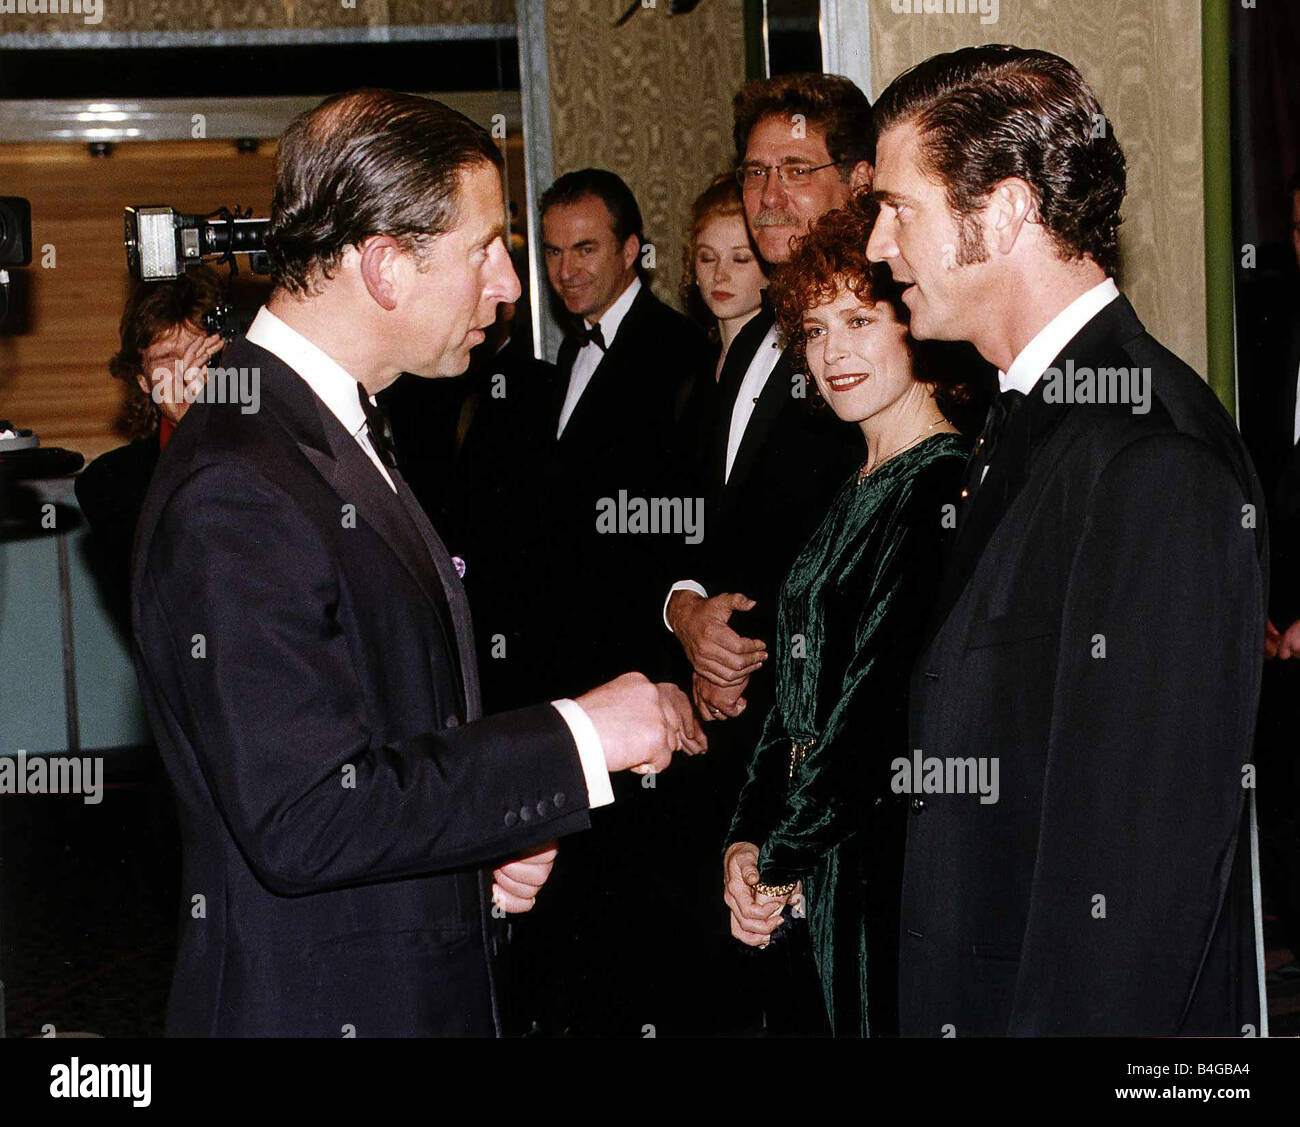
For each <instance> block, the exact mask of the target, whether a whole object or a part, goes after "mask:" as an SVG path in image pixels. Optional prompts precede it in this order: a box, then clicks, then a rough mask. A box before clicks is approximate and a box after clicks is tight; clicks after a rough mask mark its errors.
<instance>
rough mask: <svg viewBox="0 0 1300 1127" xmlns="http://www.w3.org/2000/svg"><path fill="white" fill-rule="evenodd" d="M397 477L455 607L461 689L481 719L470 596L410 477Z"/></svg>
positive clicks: (469, 709) (470, 714) (469, 713)
mask: <svg viewBox="0 0 1300 1127" xmlns="http://www.w3.org/2000/svg"><path fill="white" fill-rule="evenodd" d="M393 481H394V482H395V483H396V485H397V494H398V497H399V499H400V500H401V502H402V505H403V507H404V508H405V509H406V512H407V514H408V515H409V516H410V518H411V522H412V523H413V524H414V525H415V528H416V531H418V532H419V534H420V538H421V539H422V540H423V541H424V545H425V548H426V549H427V551H428V554H429V558H430V559H432V560H433V564H434V567H435V568H437V570H438V577H439V578H440V579H441V581H442V589H443V591H444V592H445V593H446V598H447V604H448V606H449V607H450V610H451V621H452V625H453V627H454V629H455V631H456V649H457V652H458V653H459V654H460V655H461V660H460V671H461V690H462V692H463V694H464V698H465V719H466V720H477V719H478V718H479V717H480V716H482V715H483V702H482V698H481V691H480V686H479V678H478V662H477V661H475V660H474V656H473V655H474V624H473V620H472V619H471V617H470V610H469V598H468V597H467V596H466V594H465V585H464V583H463V582H462V580H461V578H460V574H459V573H458V572H457V571H456V566H455V564H454V563H453V562H452V558H451V556H450V554H449V553H448V552H447V546H446V545H445V544H443V542H442V538H441V537H440V536H439V535H438V533H437V531H436V530H435V529H434V527H433V525H432V524H431V523H430V521H429V518H428V517H427V516H426V515H425V513H424V510H423V509H422V508H421V507H420V503H419V501H417V500H416V498H415V494H414V493H412V492H411V489H410V487H409V486H408V485H407V484H406V479H405V478H404V477H402V475H401V474H399V473H397V471H395V470H394V471H393Z"/></svg>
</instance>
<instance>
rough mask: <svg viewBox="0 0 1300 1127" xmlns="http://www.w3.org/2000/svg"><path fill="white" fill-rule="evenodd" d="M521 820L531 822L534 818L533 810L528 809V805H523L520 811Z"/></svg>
mask: <svg viewBox="0 0 1300 1127" xmlns="http://www.w3.org/2000/svg"><path fill="white" fill-rule="evenodd" d="M519 820H520V821H522V822H531V821H532V820H533V812H532V811H531V810H530V809H528V807H527V806H525V807H523V808H522V809H520V811H519Z"/></svg>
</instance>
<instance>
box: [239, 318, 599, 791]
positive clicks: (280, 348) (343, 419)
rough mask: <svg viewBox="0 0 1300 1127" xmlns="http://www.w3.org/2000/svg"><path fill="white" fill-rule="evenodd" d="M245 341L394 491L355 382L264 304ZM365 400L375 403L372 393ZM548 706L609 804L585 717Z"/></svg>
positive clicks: (595, 738)
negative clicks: (315, 402)
mask: <svg viewBox="0 0 1300 1127" xmlns="http://www.w3.org/2000/svg"><path fill="white" fill-rule="evenodd" d="M247 338H248V340H249V341H250V342H251V343H253V344H256V345H258V346H260V347H261V348H265V349H266V351H267V352H270V353H272V354H273V355H275V356H278V357H279V358H280V359H281V360H283V361H284V362H285V364H287V365H288V366H289V367H290V368H291V369H292V370H293V371H294V372H295V373H296V374H297V375H298V376H299V377H301V378H302V379H303V380H304V381H305V382H306V384H307V386H308V387H310V388H311V389H312V391H313V392H315V393H316V397H317V398H318V399H319V400H320V401H321V402H322V403H324V404H325V406H326V407H328V408H329V409H330V413H331V414H332V415H333V416H334V417H335V418H336V419H338V421H339V423H340V424H341V425H342V426H343V429H344V430H346V431H347V432H348V434H350V435H352V437H353V438H354V439H356V442H357V445H358V446H360V447H361V449H362V450H364V451H365V453H366V456H367V457H368V458H369V459H370V460H371V462H373V463H374V466H375V469H377V470H378V471H379V472H380V473H381V474H382V475H383V478H384V480H385V481H386V482H387V483H388V487H389V488H390V489H391V490H393V492H394V493H396V492H397V486H396V484H395V483H394V482H393V479H392V477H391V476H390V475H389V473H388V469H387V467H386V466H385V465H384V464H383V462H381V461H380V460H379V455H378V454H376V453H375V450H374V447H373V446H371V445H370V439H369V428H368V427H367V426H366V413H365V411H364V410H363V409H362V407H361V401H360V400H359V399H358V398H357V380H356V379H355V378H353V377H352V376H350V375H349V374H348V373H347V371H346V369H344V368H342V367H341V366H340V365H339V364H338V363H337V362H335V361H334V360H332V359H331V358H330V357H329V356H327V355H326V354H325V353H324V352H322V351H321V350H320V349H319V348H317V347H316V345H314V344H312V342H311V341H309V340H308V339H307V338H306V337H305V336H303V335H302V334H301V333H300V332H298V331H297V330H296V329H292V328H290V327H289V326H288V325H286V324H285V323H284V322H283V321H281V320H280V318H279V317H277V316H276V315H275V314H274V313H272V312H271V311H270V310H269V309H267V308H266V306H262V308H261V309H259V310H258V311H257V316H256V317H255V318H253V323H252V324H251V325H250V326H249V327H248V333H247ZM370 401H371V402H372V403H373V402H374V401H375V399H374V396H373V395H372V396H371V397H370ZM551 704H552V705H554V706H555V709H556V711H557V712H559V714H560V717H561V718H562V719H563V720H564V722H565V723H566V724H567V725H568V727H569V731H570V732H571V733H572V734H573V742H574V743H575V744H576V745H577V748H578V760H579V762H580V763H581V764H582V775H583V778H584V779H585V780H586V784H587V805H588V806H590V807H593V808H594V807H597V806H608V805H609V804H610V803H611V802H613V801H614V788H613V787H612V786H610V782H609V769H608V768H607V767H606V766H605V749H604V747H603V746H602V745H601V742H600V734H599V733H598V732H597V731H596V726H595V725H594V724H593V723H592V722H591V717H589V716H588V715H587V713H586V712H585V711H584V710H583V708H582V705H580V704H578V702H577V701H573V700H567V699H566V700H556V701H552V702H551Z"/></svg>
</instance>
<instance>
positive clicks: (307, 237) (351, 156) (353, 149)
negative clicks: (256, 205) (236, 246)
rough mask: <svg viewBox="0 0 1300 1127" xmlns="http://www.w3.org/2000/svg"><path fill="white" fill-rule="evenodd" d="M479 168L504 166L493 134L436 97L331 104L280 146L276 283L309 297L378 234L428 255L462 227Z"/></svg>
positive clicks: (360, 98)
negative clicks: (464, 203) (465, 193)
mask: <svg viewBox="0 0 1300 1127" xmlns="http://www.w3.org/2000/svg"><path fill="white" fill-rule="evenodd" d="M476 164H490V165H492V166H493V167H495V168H496V169H497V171H498V172H500V171H501V169H502V168H503V167H504V161H503V159H502V157H501V153H500V151H499V150H498V149H497V146H496V144H495V143H494V142H493V140H492V137H491V135H490V134H489V133H488V132H487V130H486V129H484V128H483V127H482V126H481V125H478V124H476V123H475V122H473V121H471V120H470V119H469V118H467V117H465V116H464V115H463V114H460V113H457V112H456V111H455V110H453V109H451V108H450V107H448V106H445V105H443V104H442V103H441V102H437V101H434V100H433V99H432V98H420V97H417V96H415V95H413V94H399V93H397V92H396V91H393V90H372V89H362V90H352V91H349V92H348V93H346V94H336V95H334V96H333V97H331V98H326V99H325V101H323V102H321V104H320V105H318V106H317V107H316V108H315V109H313V110H309V111H307V112H306V113H303V114H300V115H299V116H298V117H296V118H295V119H294V120H293V121H292V122H291V123H290V125H289V127H288V128H287V129H286V130H285V132H284V135H283V136H282V137H281V138H280V144H279V149H278V150H277V152H276V157H275V193H274V195H273V196H272V199H271V228H270V231H269V232H268V234H267V237H266V250H267V254H268V255H269V257H270V259H271V280H272V282H273V283H274V284H275V286H276V287H277V288H283V289H285V290H288V291H289V292H290V293H311V292H312V290H313V287H314V286H315V285H316V284H318V283H319V282H320V281H322V280H325V279H328V278H331V277H332V276H333V275H334V273H335V271H336V270H337V269H338V265H339V262H340V260H341V259H342V257H343V253H344V252H345V251H346V250H347V248H348V247H351V246H357V245H359V244H360V243H362V242H364V241H365V240H366V239H368V238H369V237H370V236H372V235H390V236H392V237H393V238H395V239H396V240H397V241H398V242H399V243H400V244H401V246H402V247H403V249H404V250H406V251H408V252H410V253H413V254H415V255H416V256H417V258H418V257H420V256H422V255H423V253H424V252H425V250H426V249H427V248H428V246H429V244H430V243H431V242H432V241H433V240H434V239H436V238H437V237H438V236H439V235H444V234H446V233H447V232H448V231H450V230H452V229H453V228H454V227H455V226H456V224H457V223H458V222H459V221H460V210H459V200H458V198H457V192H458V188H459V185H460V178H461V173H462V172H464V171H466V170H468V169H469V168H471V167H472V166H474V165H476Z"/></svg>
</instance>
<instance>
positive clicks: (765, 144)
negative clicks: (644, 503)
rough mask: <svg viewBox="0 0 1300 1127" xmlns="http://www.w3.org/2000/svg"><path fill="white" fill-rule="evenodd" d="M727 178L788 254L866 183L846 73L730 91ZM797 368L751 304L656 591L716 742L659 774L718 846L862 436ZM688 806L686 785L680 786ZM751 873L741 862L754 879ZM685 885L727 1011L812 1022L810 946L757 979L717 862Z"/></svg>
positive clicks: (763, 236) (732, 880)
mask: <svg viewBox="0 0 1300 1127" xmlns="http://www.w3.org/2000/svg"><path fill="white" fill-rule="evenodd" d="M734 111H735V127H734V138H735V144H736V159H737V162H738V169H737V178H738V179H739V181H740V184H741V189H742V202H743V204H744V208H745V219H746V222H747V223H748V225H749V229H750V233H751V234H752V236H753V238H754V243H755V246H756V247H757V248H758V251H759V254H760V255H761V256H762V258H763V259H764V260H765V262H766V263H767V264H768V266H769V268H770V267H773V266H777V265H779V264H780V263H782V262H785V261H786V259H787V258H789V255H790V240H791V239H792V238H795V237H797V236H800V235H802V234H804V233H805V232H806V231H807V230H808V225H809V224H810V223H811V222H812V221H813V220H814V219H816V218H817V217H818V216H820V215H822V214H824V213H825V212H827V211H830V210H832V209H833V208H836V207H840V206H842V205H843V204H845V203H847V202H848V201H849V199H850V197H851V196H852V194H853V193H854V192H855V191H858V190H861V189H864V188H866V187H869V186H870V183H871V172H872V160H873V159H874V156H875V131H874V126H873V124H872V115H871V105H870V103H869V102H868V101H867V98H866V96H865V95H864V94H863V93H862V91H861V90H859V89H858V88H857V87H856V86H855V85H854V84H853V83H852V82H851V81H849V80H848V79H847V78H842V77H840V76H838V75H824V74H793V75H782V76H780V77H776V78H770V79H763V80H759V81H756V82H751V83H749V84H748V85H747V86H745V87H744V88H743V89H742V90H741V91H740V92H739V93H738V94H737V95H736V98H735V102H734ZM806 389H807V382H806V381H805V378H804V375H803V373H802V372H799V371H796V370H795V368H794V366H793V364H792V362H791V358H790V355H789V354H788V353H786V352H784V351H783V350H782V349H781V346H780V342H779V341H778V340H777V335H776V324H775V318H774V316H773V313H772V311H771V309H770V308H768V307H767V306H766V304H765V306H764V308H763V309H762V310H761V311H760V312H759V313H758V314H757V315H756V316H755V317H754V318H753V319H752V320H751V321H750V322H749V323H748V324H747V325H746V326H745V327H744V328H743V329H742V330H741V331H740V333H739V334H738V335H737V336H736V339H735V340H734V341H732V343H731V347H730V349H729V350H728V352H727V357H726V360H725V361H724V363H723V368H722V372H721V373H720V375H719V379H718V387H717V395H716V413H715V416H714V418H713V420H712V423H711V425H710V426H709V427H708V430H707V435H708V437H707V439H706V445H705V448H704V449H703V450H701V451H698V452H696V456H697V459H698V462H699V466H698V478H697V480H698V482H699V484H698V486H697V487H696V489H697V490H698V492H699V493H701V494H702V495H703V496H704V498H705V522H704V524H705V534H704V539H703V541H702V542H701V543H700V544H699V545H698V546H695V547H691V546H684V547H683V549H682V551H681V552H680V553H679V555H678V558H677V561H676V563H677V573H676V574H675V575H673V576H671V579H672V580H674V582H672V584H671V588H670V590H665V591H664V592H663V595H662V596H661V597H663V596H666V597H667V602H666V604H664V606H663V624H664V625H665V626H667V627H668V629H670V630H671V631H672V633H673V634H674V635H675V636H676V639H677V641H678V643H679V644H680V645H681V648H682V652H683V654H684V656H685V658H686V660H687V662H688V663H689V665H690V674H689V675H690V677H691V680H692V684H693V686H694V697H695V701H696V705H697V707H698V708H699V710H700V715H701V716H702V717H704V718H705V719H706V720H712V721H725V723H715V724H713V726H712V735H711V737H710V738H711V739H712V740H713V754H712V755H710V756H709V757H707V760H708V761H707V762H705V761H704V760H701V761H700V762H699V763H698V764H695V765H694V766H695V768H696V769H695V770H693V771H690V772H686V773H684V774H683V776H682V778H681V779H680V780H679V779H672V780H665V785H666V786H668V787H669V789H672V790H675V791H681V792H687V791H689V792H690V801H691V803H692V808H693V815H692V819H691V822H692V826H693V830H694V832H693V840H692V847H693V848H695V849H696V850H697V851H699V852H700V853H701V855H704V856H708V857H711V858H715V859H716V858H717V857H718V853H719V850H720V849H721V848H722V846H723V845H724V842H723V840H722V838H723V835H724V834H725V832H726V827H727V826H728V825H729V823H730V821H731V815H732V814H733V813H734V811H735V807H736V800H737V798H738V796H739V794H740V789H741V786H742V784H743V782H744V779H745V776H746V771H747V768H748V765H749V757H750V753H751V752H752V751H753V749H754V746H755V744H756V743H757V742H758V735H759V731H760V730H761V728H762V724H763V720H764V718H765V716H766V715H767V711H768V709H769V708H770V707H771V705H772V701H773V699H774V685H773V682H772V676H771V675H770V674H769V673H768V671H767V669H766V668H765V667H764V665H763V661H764V658H765V656H766V652H767V645H768V644H769V642H771V640H772V639H773V638H774V636H775V633H776V609H777V597H778V594H779V592H780V589H781V585H782V583H784V581H785V576H786V573H787V572H788V571H789V570H790V565H791V563H793V561H794V558H795V556H796V555H797V554H798V553H799V550H800V548H802V547H803V545H804V542H805V541H806V540H807V538H808V536H809V534H810V533H811V532H812V530H813V529H814V528H815V527H816V525H817V522H818V521H819V520H820V519H821V517H822V516H823V514H824V513H825V511H826V509H827V506H828V505H829V504H830V500H831V497H832V495H833V494H834V492H835V490H837V489H838V488H839V487H840V486H841V485H842V484H843V482H844V480H845V478H846V477H847V476H848V475H849V473H850V472H851V470H852V468H853V466H855V465H856V464H858V462H860V461H861V459H862V458H863V456H864V455H865V450H864V448H863V445H862V436H861V434H860V433H859V432H858V431H857V429H856V428H854V427H849V426H845V425H844V424H842V423H840V422H839V421H838V420H837V419H835V417H834V415H833V414H831V412H829V411H817V410H815V409H814V408H813V405H812V403H811V402H810V401H809V399H808V398H807V395H806ZM683 805H685V800H683ZM746 856H747V854H746V853H745V851H743V850H730V851H729V852H728V857H727V872H728V879H729V884H730V885H735V889H734V893H735V894H736V895H741V896H745V897H750V896H751V893H750V892H749V891H748V887H747V883H746V880H745V873H746V871H747V870H746V868H745V865H744V862H745V859H746ZM757 879H758V877H757V872H756V871H755V872H754V873H753V875H752V881H750V882H749V883H752V882H753V881H756V880H757ZM698 881H699V888H698V890H697V891H696V893H695V896H694V899H696V900H698V902H699V903H700V904H701V905H702V906H703V907H702V908H701V910H700V913H699V915H700V920H699V923H698V929H699V930H700V931H701V932H705V933H707V934H709V935H713V934H714V933H716V935H717V943H718V945H719V946H720V947H721V951H715V952H714V953H713V954H712V956H711V957H710V959H709V961H708V965H709V966H710V967H711V968H713V970H712V973H713V978H714V980H715V987H714V988H715V989H716V988H717V987H716V983H718V982H721V983H724V989H726V990H728V991H729V992H730V993H731V995H732V998H733V1001H731V1002H726V1001H724V1002H722V1003H721V1005H722V1006H724V1007H726V1006H728V1005H730V1006H731V1007H732V1013H733V1015H734V1017H735V1019H736V1020H737V1021H738V1023H739V1024H740V1025H742V1026H743V1025H744V1023H745V1022H746V1021H747V1020H748V1019H749V1016H750V1012H751V1011H757V1010H759V1009H761V1010H764V1011H765V1012H766V1014H767V1020H766V1027H767V1028H768V1029H772V1030H780V1031H784V1032H788V1033H799V1032H808V1033H811V1032H821V1031H822V1029H823V1025H824V1016H823V1006H822V1002H821V994H820V986H819V985H818V983H817V981H816V977H815V975H814V974H813V973H812V963H811V955H810V954H809V952H807V951H806V950H804V949H803V948H802V946H799V945H796V946H795V947H794V949H789V948H787V947H786V946H782V947H781V948H779V949H773V950H772V951H768V952H763V953H761V955H759V956H757V957H758V958H761V959H763V960H764V964H765V966H764V968H763V969H764V973H765V976H766V975H767V974H768V972H773V971H775V973H772V974H771V975H770V977H767V979H766V985H765V986H764V987H762V988H761V989H755V988H754V986H753V982H752V980H747V976H744V975H743V974H742V975H741V976H740V981H739V982H735V983H733V981H732V979H731V978H730V977H729V976H728V975H727V974H726V973H724V968H726V967H728V966H731V967H732V969H735V967H734V964H735V960H736V958H737V957H741V958H743V957H744V953H739V955H738V953H737V952H735V951H732V950H731V948H733V947H734V946H735V944H734V941H733V940H732V939H731V938H730V936H729V934H728V931H727V911H726V907H725V906H724V904H723V903H722V900H721V898H720V897H719V896H718V889H717V870H716V868H715V867H713V866H712V865H710V866H708V867H704V866H701V867H700V872H699V878H698ZM778 965H779V966H778Z"/></svg>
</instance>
